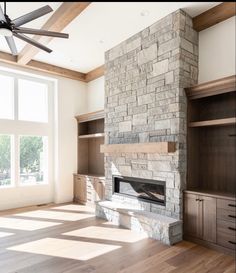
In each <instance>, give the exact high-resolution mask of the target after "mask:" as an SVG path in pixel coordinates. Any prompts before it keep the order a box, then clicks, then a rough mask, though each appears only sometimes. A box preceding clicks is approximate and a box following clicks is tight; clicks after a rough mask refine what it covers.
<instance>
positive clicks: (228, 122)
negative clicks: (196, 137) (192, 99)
mask: <svg viewBox="0 0 236 273" xmlns="http://www.w3.org/2000/svg"><path fill="white" fill-rule="evenodd" d="M233 124H236V118H222V119H213V120H203V121H193V122H190V123H189V127H205V126H225V125H233Z"/></svg>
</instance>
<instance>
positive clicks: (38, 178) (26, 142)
mask: <svg viewBox="0 0 236 273" xmlns="http://www.w3.org/2000/svg"><path fill="white" fill-rule="evenodd" d="M46 150H47V138H46V137H42V136H20V182H21V184H37V183H44V182H45V174H46V172H47V151H46Z"/></svg>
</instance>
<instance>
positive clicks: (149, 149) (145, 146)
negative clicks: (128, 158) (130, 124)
mask: <svg viewBox="0 0 236 273" xmlns="http://www.w3.org/2000/svg"><path fill="white" fill-rule="evenodd" d="M175 150H176V145H175V142H150V143H132V144H131V143H130V144H128V143H126V144H109V145H101V146H100V151H101V152H102V153H108V154H112V153H160V154H167V153H174V152H175Z"/></svg>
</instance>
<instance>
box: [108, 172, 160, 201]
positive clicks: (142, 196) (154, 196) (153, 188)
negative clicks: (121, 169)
mask: <svg viewBox="0 0 236 273" xmlns="http://www.w3.org/2000/svg"><path fill="white" fill-rule="evenodd" d="M112 179H113V193H114V194H120V195H126V196H129V197H132V198H137V199H139V200H142V201H145V202H152V203H157V204H159V205H163V206H164V205H165V182H164V181H159V180H150V179H143V178H136V177H126V176H116V175H113V176H112Z"/></svg>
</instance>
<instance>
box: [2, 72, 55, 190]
mask: <svg viewBox="0 0 236 273" xmlns="http://www.w3.org/2000/svg"><path fill="white" fill-rule="evenodd" d="M53 113H54V105H53V83H52V82H50V81H48V80H45V79H40V78H35V77H31V76H26V75H20V74H16V73H13V72H12V73H11V72H6V71H1V70H0V188H1V187H9V186H16V187H19V186H29V185H36V184H37V185H40V184H49V183H50V180H51V181H52V175H53V171H50V172H49V171H48V170H49V167H48V166H49V164H50V166H53V163H52V160H53V148H52V147H51V146H52V143H53V141H52V137H53V123H52V122H53ZM50 168H51V167H50ZM49 175H50V176H51V178H50V177H49Z"/></svg>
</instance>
